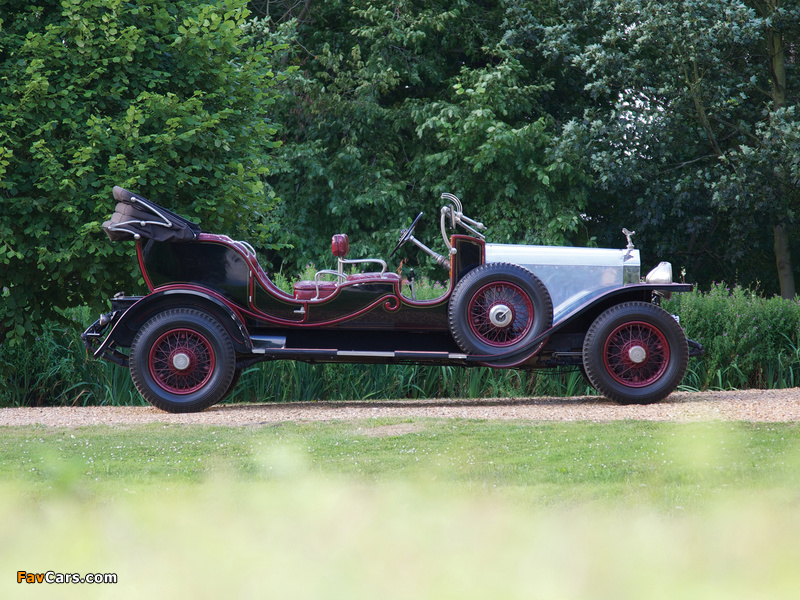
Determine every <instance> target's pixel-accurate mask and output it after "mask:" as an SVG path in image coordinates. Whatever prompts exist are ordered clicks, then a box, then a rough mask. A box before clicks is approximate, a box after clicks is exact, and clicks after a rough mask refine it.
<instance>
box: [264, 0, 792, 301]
mask: <svg viewBox="0 0 800 600" xmlns="http://www.w3.org/2000/svg"><path fill="white" fill-rule="evenodd" d="M251 7H252V9H253V11H254V12H257V13H258V14H260V15H263V16H265V17H269V19H270V21H269V22H270V23H271V26H272V28H273V30H274V31H283V32H284V33H285V32H287V31H289V32H290V37H291V39H292V40H293V45H292V49H293V50H292V53H291V55H290V57H289V60H290V61H291V62H293V63H294V64H296V65H297V66H299V67H300V71H299V72H298V77H297V78H296V79H294V80H293V81H292V84H291V87H290V88H288V89H287V90H286V93H285V94H283V95H282V97H281V99H280V101H279V102H278V104H277V105H276V113H275V118H276V120H277V121H279V122H280V123H281V124H282V125H283V131H282V136H283V140H284V142H285V144H284V146H283V147H282V149H281V151H280V155H281V159H282V161H283V162H282V166H281V169H280V171H276V172H275V174H274V175H273V176H272V177H270V179H269V181H270V183H271V184H272V185H273V186H274V187H275V189H276V190H277V191H278V193H279V195H280V196H281V197H282V198H283V200H284V201H285V206H284V209H285V211H286V212H285V215H284V220H283V222H284V223H285V226H284V227H283V230H284V231H285V232H287V234H288V235H289V236H290V239H291V241H292V243H294V245H295V247H296V251H295V252H294V253H288V254H282V255H281V257H280V259H278V260H276V266H279V265H280V264H281V261H284V262H286V261H288V262H289V264H290V265H291V267H292V268H294V269H297V268H298V267H299V266H300V265H301V263H302V262H303V261H305V260H307V259H309V258H311V259H315V260H319V258H320V252H321V250H320V249H321V248H324V247H325V240H326V239H328V238H329V236H330V235H331V234H332V233H334V232H336V231H347V232H348V233H350V234H351V236H353V237H354V238H355V239H356V240H357V244H354V246H355V250H356V251H360V252H365V251H369V252H372V253H379V252H385V251H386V250H387V249H388V248H390V247H391V246H390V244H391V242H392V241H393V239H394V237H395V236H396V232H397V230H398V229H399V228H400V227H401V226H402V225H404V224H407V223H408V222H409V220H410V219H411V218H413V216H414V215H415V214H416V212H417V211H418V210H423V209H424V210H425V211H426V212H428V215H427V217H428V223H430V224H432V222H433V221H435V220H436V217H437V215H436V211H437V196H438V195H439V193H440V192H441V191H450V192H453V193H456V194H457V195H459V196H462V198H463V200H464V202H465V206H466V207H467V210H468V212H469V213H472V214H473V215H475V216H478V217H480V218H482V219H484V220H485V221H486V222H487V223H489V224H491V230H490V239H491V240H492V241H500V242H505V241H516V242H528V243H530V242H539V243H567V244H585V243H598V244H600V245H608V246H619V245H620V243H621V236H620V233H619V231H620V229H621V228H622V227H623V226H625V227H627V228H629V229H632V230H636V231H637V238H636V239H637V240H638V245H639V247H641V248H643V249H644V250H645V255H644V256H645V260H647V261H652V263H653V264H654V263H655V262H657V261H658V260H661V259H667V260H672V261H673V262H674V263H676V266H677V267H678V269H680V268H681V267H685V268H686V270H687V272H688V279H689V280H690V281H698V282H700V283H701V284H702V285H703V286H708V285H709V284H710V282H711V281H713V280H719V279H721V278H724V279H726V280H728V281H737V282H740V283H742V284H744V285H750V284H755V283H756V282H758V284H759V285H760V287H761V289H764V290H765V291H767V292H768V293H772V292H779V291H780V292H783V294H784V295H785V296H786V297H791V296H792V295H793V294H794V292H793V290H794V283H793V272H792V263H793V260H792V258H793V255H796V254H797V249H798V244H797V241H796V239H797V233H798V229H797V222H796V214H797V210H798V200H799V199H800V197H799V196H798V189H797V181H798V175H800V173H798V164H800V161H798V159H797V156H798V155H800V145H798V142H799V141H800V114H796V110H795V105H796V103H797V89H798V88H797V86H796V85H795V83H794V77H793V75H794V67H795V62H796V46H797V40H798V33H800V28H799V27H798V22H799V21H800V19H799V18H798V15H799V14H800V13H798V9H797V8H796V7H794V6H793V5H791V6H789V5H785V3H783V2H781V1H780V0H778V1H777V2H767V1H764V0H738V1H733V2H732V1H730V0H713V1H705V0H703V1H699V0H671V1H669V2H662V1H660V0H659V1H655V0H624V1H618V0H568V1H566V2H557V3H556V2H532V1H522V0H517V1H507V0H496V1H488V2H474V1H469V0H461V1H444V0H438V1H435V2H427V1H426V2H423V1H421V0H391V1H390V2H372V1H370V0H356V1H354V2H350V3H342V2H339V1H337V0H309V1H306V2H301V3H295V2H288V1H281V0H253V1H252V2H251ZM425 233H426V234H427V238H426V239H427V240H429V241H431V242H434V243H435V238H436V234H435V230H434V228H433V227H431V228H429V230H428V231H427V232H425ZM423 237H425V236H423ZM794 262H797V261H796V259H795V261H794ZM648 264H649V263H648Z"/></svg>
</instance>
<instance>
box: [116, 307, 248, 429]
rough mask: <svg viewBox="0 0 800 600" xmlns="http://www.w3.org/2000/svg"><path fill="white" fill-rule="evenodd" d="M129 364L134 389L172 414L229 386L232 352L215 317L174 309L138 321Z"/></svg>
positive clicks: (214, 398)
mask: <svg viewBox="0 0 800 600" xmlns="http://www.w3.org/2000/svg"><path fill="white" fill-rule="evenodd" d="M129 365H130V371H131V378H132V379H133V383H134V385H135V386H136V389H137V390H139V393H140V394H141V395H142V396H143V397H144V399H145V400H147V401H148V402H149V403H150V404H152V405H153V406H156V407H157V408H160V409H162V410H166V411H168V412H173V413H181V412H196V411H201V410H203V409H205V408H208V407H209V406H211V405H213V404H216V403H217V402H219V401H220V400H221V399H222V398H223V397H225V395H227V394H228V393H230V391H232V384H233V382H234V379H235V371H236V354H235V352H234V349H233V343H232V342H231V339H230V337H229V336H228V334H227V332H226V331H225V329H224V328H223V327H222V325H220V323H219V322H218V321H217V320H216V319H214V318H213V317H211V316H210V315H208V314H207V313H205V312H202V311H199V310H195V309H190V308H176V309H171V310H167V311H165V312H163V313H160V314H157V315H156V316H154V317H153V318H151V319H150V320H149V321H147V322H146V323H145V324H144V325H143V326H142V328H141V329H140V330H139V332H138V333H137V334H136V337H134V339H133V343H132V344H131V355H130V363H129Z"/></svg>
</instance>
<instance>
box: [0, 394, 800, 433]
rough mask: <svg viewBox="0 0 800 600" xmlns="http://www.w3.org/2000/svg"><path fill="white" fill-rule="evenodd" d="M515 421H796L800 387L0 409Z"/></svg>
mask: <svg viewBox="0 0 800 600" xmlns="http://www.w3.org/2000/svg"><path fill="white" fill-rule="evenodd" d="M391 417H395V418H405V417H434V418H445V419H520V420H527V421H613V420H619V419H638V420H647V421H800V388H792V389H786V390H744V391H735V392H696V393H689V392H676V393H674V394H672V395H671V396H669V397H668V398H667V399H666V400H665V401H663V402H660V403H658V404H651V405H648V406H619V405H617V404H614V403H612V402H609V401H608V400H605V399H604V398H594V397H589V396H584V397H577V398H493V399H482V400H449V399H436V400H385V401H370V402H306V403H287V404H237V405H219V406H214V407H211V408H209V409H208V410H205V411H203V412H201V413H192V414H185V415H173V414H169V413H166V412H163V411H160V410H157V409H155V408H152V407H129V406H123V407H116V406H88V407H66V406H64V407H45V408H3V409H0V426H3V425H11V426H17V425H34V424H39V425H44V426H49V427H81V426H84V425H134V424H139V423H182V424H197V425H231V426H238V425H262V424H270V423H280V422H284V421H332V420H345V421H354V420H358V419H371V418H391Z"/></svg>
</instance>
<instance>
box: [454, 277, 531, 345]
mask: <svg viewBox="0 0 800 600" xmlns="http://www.w3.org/2000/svg"><path fill="white" fill-rule="evenodd" d="M467 312H468V321H469V326H470V329H471V330H472V333H473V334H475V336H476V337H477V338H478V339H480V340H481V341H482V342H484V343H485V344H488V345H489V346H492V347H495V348H505V347H507V346H511V345H512V344H513V343H514V342H516V341H517V340H518V339H520V338H522V337H524V336H525V335H526V334H527V333H528V332H529V331H530V329H531V327H533V315H534V310H533V302H532V301H531V299H530V297H529V296H528V294H526V293H525V291H524V290H523V289H522V288H521V287H520V286H518V285H516V284H514V283H511V282H508V281H496V282H491V283H487V284H486V285H484V286H483V287H482V288H480V289H479V290H478V291H477V292H476V293H475V294H474V295H473V296H472V298H470V301H469V307H468V308H467Z"/></svg>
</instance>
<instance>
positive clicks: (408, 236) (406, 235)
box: [389, 213, 425, 258]
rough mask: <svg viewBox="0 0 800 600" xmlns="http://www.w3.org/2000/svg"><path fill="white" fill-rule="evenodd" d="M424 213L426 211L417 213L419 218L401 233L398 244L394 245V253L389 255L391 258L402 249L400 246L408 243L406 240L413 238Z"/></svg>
mask: <svg viewBox="0 0 800 600" xmlns="http://www.w3.org/2000/svg"><path fill="white" fill-rule="evenodd" d="M423 214H425V213H419V214H418V215H417V218H416V219H414V222H413V223H412V224H411V227H409V228H408V229H404V230H403V231H402V232H401V233H400V241H399V242H397V246H395V247H394V250H392V253H391V254H390V255H389V258H392V257H393V256H394V255H395V254H396V253H397V251H398V250H400V248H402V247H403V246H404V245H405V244H406V242H407V241H408V240H410V239H411V236H412V235H413V234H414V227H416V226H417V223H419V220H420V219H421V218H422V215H423Z"/></svg>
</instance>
